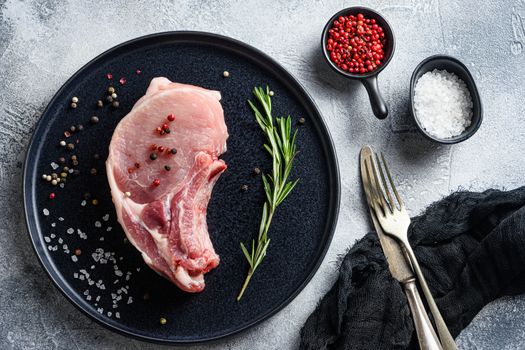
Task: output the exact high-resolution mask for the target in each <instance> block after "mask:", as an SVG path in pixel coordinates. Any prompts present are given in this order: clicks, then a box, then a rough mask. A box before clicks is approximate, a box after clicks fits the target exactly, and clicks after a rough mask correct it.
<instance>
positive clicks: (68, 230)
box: [66, 227, 75, 234]
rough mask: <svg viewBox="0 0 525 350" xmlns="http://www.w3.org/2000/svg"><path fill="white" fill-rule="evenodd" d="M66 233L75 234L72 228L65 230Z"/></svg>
mask: <svg viewBox="0 0 525 350" xmlns="http://www.w3.org/2000/svg"><path fill="white" fill-rule="evenodd" d="M66 232H67V233H68V234H73V232H75V230H74V229H73V228H72V227H70V228H68V229H67V231H66Z"/></svg>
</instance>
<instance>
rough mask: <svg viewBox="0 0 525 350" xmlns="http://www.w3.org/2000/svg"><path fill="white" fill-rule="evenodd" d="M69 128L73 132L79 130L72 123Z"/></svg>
mask: <svg viewBox="0 0 525 350" xmlns="http://www.w3.org/2000/svg"><path fill="white" fill-rule="evenodd" d="M69 130H70V131H71V132H75V131H77V128H76V127H75V126H74V125H71V126H70V127H69Z"/></svg>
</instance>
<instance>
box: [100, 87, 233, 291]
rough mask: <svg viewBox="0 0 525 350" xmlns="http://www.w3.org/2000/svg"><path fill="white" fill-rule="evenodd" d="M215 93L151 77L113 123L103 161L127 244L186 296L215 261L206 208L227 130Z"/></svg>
mask: <svg viewBox="0 0 525 350" xmlns="http://www.w3.org/2000/svg"><path fill="white" fill-rule="evenodd" d="M220 98H221V95H220V93H219V92H218V91H211V90H206V89H203V88H200V87H196V86H192V85H185V84H179V83H173V82H171V81H169V80H168V79H166V78H155V79H153V80H152V81H151V84H150V86H149V88H148V90H147V91H146V95H144V96H143V97H142V98H140V99H139V100H138V101H137V103H136V104H135V106H134V107H133V109H132V110H131V112H129V114H128V115H127V116H126V117H124V118H123V119H122V120H121V121H120V123H119V124H118V126H117V128H116V129H115V132H114V133H113V138H112V139H111V144H110V146H109V157H108V159H107V162H106V168H107V174H108V180H109V185H110V187H111V195H112V197H113V203H114V204H115V208H116V211H117V216H118V220H119V222H120V224H121V225H122V227H123V228H124V231H125V232H126V235H127V237H128V239H129V241H130V242H131V243H132V244H133V245H134V246H135V247H136V248H137V249H138V250H139V251H140V252H141V253H142V257H143V258H144V261H145V262H146V263H147V264H148V265H149V266H150V267H151V268H152V269H153V270H155V271H157V272H158V273H159V274H161V275H163V276H165V277H166V278H168V279H169V280H170V281H173V282H174V283H175V284H176V285H177V286H178V287H179V288H181V289H182V290H185V291H188V292H200V291H202V290H203V289H204V274H205V273H206V272H208V271H210V270H211V269H213V268H215V267H216V266H217V265H218V264H219V256H218V255H217V254H216V253H215V250H214V249H213V245H212V243H211V241H210V237H209V235H208V226H207V223H206V209H207V206H208V201H209V200H210V196H211V192H212V189H213V186H214V184H215V182H216V181H217V179H218V178H219V176H220V174H221V173H222V172H223V171H224V170H225V169H226V164H225V163H224V161H222V160H220V159H218V157H219V156H220V155H221V154H222V153H224V152H225V151H226V139H227V138H228V131H227V129H226V124H225V123H224V114H223V110H222V106H221V104H220V102H219V100H220Z"/></svg>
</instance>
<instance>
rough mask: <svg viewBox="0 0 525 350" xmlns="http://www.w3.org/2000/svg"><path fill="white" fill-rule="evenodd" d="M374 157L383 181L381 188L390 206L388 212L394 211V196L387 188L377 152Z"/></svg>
mask: <svg viewBox="0 0 525 350" xmlns="http://www.w3.org/2000/svg"><path fill="white" fill-rule="evenodd" d="M381 154H382V153H381ZM375 157H376V160H377V167H378V168H379V174H380V175H381V182H382V183H383V188H384V189H385V192H386V196H387V198H388V204H389V206H390V212H392V213H393V212H394V208H395V203H394V198H392V195H391V194H390V190H389V189H388V185H387V184H386V179H385V173H384V172H383V167H382V165H381V161H380V159H379V156H378V155H377V153H376V154H375Z"/></svg>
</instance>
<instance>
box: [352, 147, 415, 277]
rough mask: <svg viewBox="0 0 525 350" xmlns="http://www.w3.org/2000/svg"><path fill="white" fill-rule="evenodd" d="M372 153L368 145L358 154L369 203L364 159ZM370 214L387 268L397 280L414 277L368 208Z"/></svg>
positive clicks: (371, 155) (402, 255)
mask: <svg viewBox="0 0 525 350" xmlns="http://www.w3.org/2000/svg"><path fill="white" fill-rule="evenodd" d="M373 157H374V153H373V151H372V149H371V148H370V147H369V146H364V147H363V148H362V149H361V156H360V168H361V181H362V182H363V189H364V192H365V194H366V201H367V203H370V194H369V193H368V190H367V189H368V184H367V183H366V181H367V179H368V176H366V167H365V159H367V158H368V159H373ZM369 210H370V216H371V217H372V223H373V224H374V228H375V230H376V232H377V235H378V236H379V242H380V243H381V248H383V253H384V254H385V257H386V260H387V262H388V269H389V270H390V273H391V274H392V277H394V278H395V279H396V280H398V281H399V282H403V281H407V280H409V279H410V278H414V272H413V270H412V267H411V266H410V265H409V264H408V262H407V260H406V259H405V255H404V253H403V251H402V250H401V246H400V245H399V244H398V243H397V242H396V241H395V239H394V238H392V237H390V236H388V235H386V234H385V233H384V232H383V230H382V229H381V226H380V225H379V222H378V221H377V218H376V216H375V213H374V212H373V211H372V210H371V209H370V208H369Z"/></svg>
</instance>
